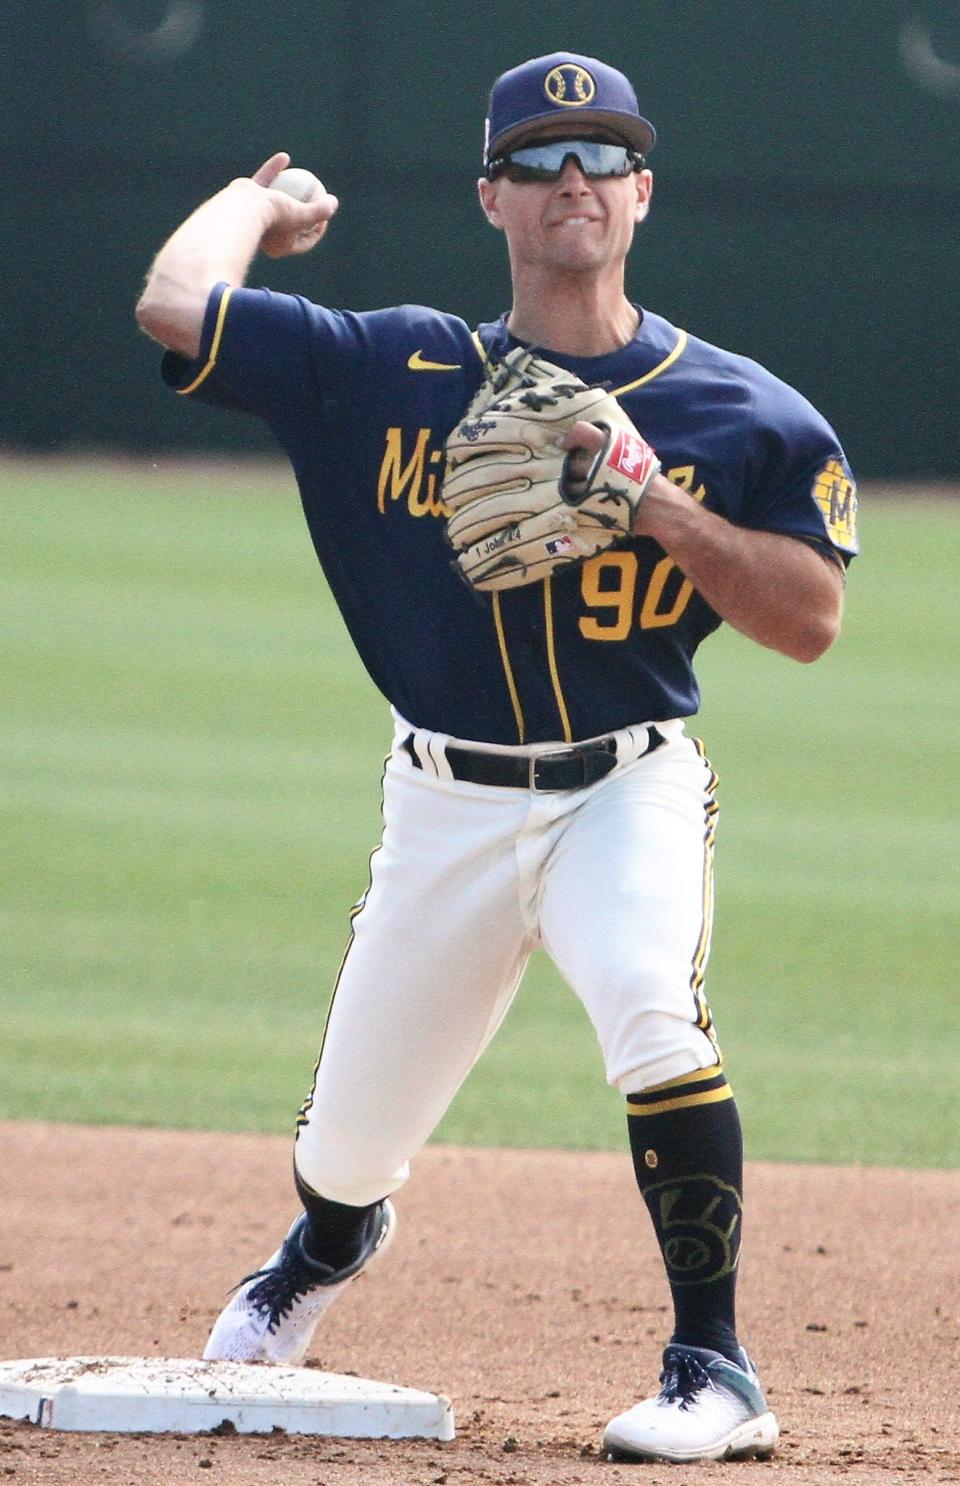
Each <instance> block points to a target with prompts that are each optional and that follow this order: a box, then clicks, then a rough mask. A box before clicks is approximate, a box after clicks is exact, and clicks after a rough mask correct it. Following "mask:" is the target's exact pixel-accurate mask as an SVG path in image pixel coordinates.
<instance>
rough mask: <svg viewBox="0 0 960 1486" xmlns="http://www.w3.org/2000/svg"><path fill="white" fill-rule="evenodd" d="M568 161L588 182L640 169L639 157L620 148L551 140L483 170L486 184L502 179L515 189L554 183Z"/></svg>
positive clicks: (499, 157) (510, 154) (583, 141)
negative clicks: (544, 182)
mask: <svg viewBox="0 0 960 1486" xmlns="http://www.w3.org/2000/svg"><path fill="white" fill-rule="evenodd" d="M571 158H573V159H574V160H576V162H577V164H578V165H579V167H580V169H581V170H582V171H583V173H584V175H585V176H586V177H587V180H589V181H603V180H608V179H610V178H611V177H613V176H624V175H631V174H632V173H633V172H634V171H635V170H642V169H643V156H642V155H638V154H637V152H636V150H631V149H628V148H627V146H626V145H623V144H604V143H602V141H600V140H599V139H551V140H546V141H544V143H543V144H532V145H528V146H527V147H526V148H525V149H522V150H510V151H509V152H508V153H507V154H505V155H497V157H496V158H495V159H493V160H491V161H490V164H489V165H488V166H487V180H489V181H495V180H496V179H497V177H498V176H501V175H505V176H506V178H507V180H508V181H513V183H514V184H515V185H521V184H523V183H528V182H531V181H557V180H559V179H560V176H561V175H562V174H563V168H564V166H565V165H566V163H567V161H568V160H569V159H571Z"/></svg>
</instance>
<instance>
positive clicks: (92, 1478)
mask: <svg viewBox="0 0 960 1486" xmlns="http://www.w3.org/2000/svg"><path fill="white" fill-rule="evenodd" d="M0 1172H2V1177H0V1180H2V1186H3V1223H2V1229H0V1304H2V1312H0V1314H2V1323H0V1356H2V1357H4V1358H18V1357H40V1356H49V1355H54V1356H65V1355H74V1354H82V1353H104V1354H109V1353H114V1354H117V1353H121V1354H137V1355H146V1356H151V1355H154V1356H156V1355H160V1356H195V1355H199V1352H200V1349H201V1348H202V1346H203V1343H204V1340H205V1338H206V1334H207V1330H208V1327H209V1325H210V1323H211V1322H212V1320H213V1318H214V1316H215V1315H216V1313H217V1311H218V1310H219V1308H220V1305H221V1304H222V1301H223V1298H224V1296H225V1294H226V1291H227V1290H228V1289H229V1287H230V1286H231V1285H233V1284H234V1283H235V1282H236V1281H237V1280H238V1279H239V1278H240V1277H241V1276H242V1275H244V1274H247V1273H249V1272H250V1270H252V1269H254V1268H256V1266H257V1265H258V1264H259V1263H260V1262H261V1261H262V1260H263V1259H265V1258H266V1257H267V1256H268V1255H269V1254H270V1253H271V1252H272V1250H273V1249H274V1248H275V1247H276V1245H277V1242H278V1241H279V1238H280V1237H281V1236H282V1233H283V1230H284V1228H285V1225H286V1224H287V1222H288V1221H289V1220H290V1218H291V1217H292V1216H293V1215H294V1213H295V1212H296V1210H297V1208H296V1203H295V1201H294V1200H293V1198H292V1189H291V1183H290V1176H289V1172H290V1146H289V1142H288V1141H286V1140H283V1139H278V1138H273V1137H249V1136H238V1135H227V1136H218V1135H212V1134H208V1133H200V1134H196V1133H192V1134H172V1133H169V1132H161V1131H143V1130H115V1129H106V1130H97V1129H85V1128H81V1127H75V1126H52V1125H40V1124H6V1125H3V1124H0ZM397 1208H398V1211H399V1214H400V1228H399V1232H398V1236H397V1241H396V1243H395V1245H394V1247H393V1250H392V1252H391V1254H390V1255H389V1256H388V1258H387V1259H386V1260H385V1261H384V1263H383V1265H382V1266H377V1267H375V1269H374V1270H373V1271H372V1272H371V1273H370V1275H369V1276H365V1277H363V1278H362V1279H360V1280H359V1281H358V1282H357V1284H356V1285H355V1286H354V1287H353V1288H352V1290H351V1291H350V1292H349V1293H348V1294H347V1295H346V1296H345V1297H344V1298H343V1300H342V1301H341V1302H340V1303H339V1304H338V1305H337V1307H336V1308H335V1309H334V1311H333V1312H332V1313H331V1315H330V1317H329V1319H328V1320H327V1322H326V1323H325V1325H324V1328H323V1330H322V1332H321V1333H318V1338H317V1340H318V1343H319V1345H318V1346H317V1348H316V1354H315V1361H316V1365H318V1366H322V1367H326V1368H329V1369H330V1370H331V1371H334V1372H356V1373H359V1374H362V1375H365V1376H368V1377H373V1378H379V1379H385V1380H388V1381H393V1382H399V1383H404V1384H408V1385H410V1386H413V1387H418V1388H427V1389H430V1390H432V1391H434V1392H443V1393H448V1394H450V1395H452V1397H453V1400H454V1405H455V1409H456V1417H457V1425H458V1437H457V1439H456V1440H455V1441H453V1442H452V1443H451V1444H448V1445H438V1444H435V1443H432V1442H403V1443H391V1442H373V1441H362V1442H354V1441H349V1440H339V1441H338V1440H331V1441H324V1440H318V1439H293V1438H289V1439H288V1438H285V1437H268V1438H254V1437H232V1438H222V1437H215V1436H199V1437H191V1438H185V1437H181V1438H176V1437H174V1438H162V1437H157V1436H151V1437H148V1436H137V1437H130V1436H122V1435H68V1434H61V1433H56V1432H54V1431H46V1430H39V1429H36V1428H34V1427H32V1426H30V1425H26V1424H12V1423H9V1422H7V1423H2V1424H0V1478H2V1479H4V1480H10V1481H11V1482H12V1483H13V1486H24V1483H27V1482H71V1483H83V1486H89V1483H98V1486H99V1483H103V1486H121V1483H123V1486H146V1483H150V1486H180V1483H186V1482H190V1483H193V1486H196V1483H198V1482H203V1483H207V1482H209V1483H210V1486H215V1483H216V1482H217V1481H218V1480H219V1481H222V1482H224V1483H229V1486H347V1483H351V1486H353V1483H363V1486H428V1483H431V1486H433V1483H436V1486H472V1483H474V1482H476V1483H487V1486H566V1483H581V1486H615V1483H625V1482H635V1483H638V1486H639V1483H643V1486H694V1483H697V1486H699V1483H701V1482H705V1483H708V1482H710V1481H719V1480H720V1479H721V1478H722V1479H723V1481H724V1483H725V1486H736V1483H737V1482H739V1481H745V1480H746V1478H747V1475H748V1474H749V1479H750V1481H751V1482H753V1483H757V1482H759V1481H762V1480H770V1479H772V1477H774V1476H780V1477H783V1478H785V1481H786V1482H789V1483H790V1486H793V1483H796V1486H820V1483H826V1482H835V1481H836V1480H837V1479H838V1478H841V1477H842V1478H843V1480H844V1483H845V1486H860V1483H868V1482H869V1483H881V1482H883V1483H894V1482H913V1481H916V1482H917V1483H919V1482H921V1481H922V1482H930V1483H934V1482H954V1481H960V1432H958V1410H960V1403H958V1399H960V1383H958V1379H960V1333H958V1317H957V1279H958V1255H960V1176H958V1175H957V1174H956V1173H952V1172H940V1173H937V1172H902V1171H886V1170H878V1169H875V1168H853V1169H851V1168H839V1167H837V1168H831V1167H811V1166H765V1165H753V1166H750V1167H749V1168H748V1174H747V1230H746V1238H745V1247H744V1260H743V1273H742V1278H741V1317H740V1319H741V1328H740V1329H741V1335H742V1337H743V1339H744V1341H745V1342H746V1344H747V1346H748V1348H749V1349H750V1350H751V1352H752V1353H753V1354H754V1355H755V1356H756V1358H757V1359H758V1361H759V1363H760V1366H761V1371H762V1376H763V1380H764V1383H765V1386H766V1388H767V1392H768V1394H769V1397H770V1402H771V1405H772V1407H773V1408H774V1409H775V1410H776V1412H777V1413H778V1415H779V1417H780V1423H781V1427H782V1429H783V1438H782V1441H781V1445H780V1448H779V1451H778V1454H777V1455H776V1456H775V1457H774V1459H773V1460H772V1461H770V1462H768V1463H763V1464H760V1463H756V1462H754V1463H744V1464H741V1465H697V1466H690V1467H688V1466H673V1467H668V1466H649V1465H647V1466H643V1465H636V1466H630V1465H614V1464H611V1463H609V1462H606V1461H604V1460H603V1459H602V1458H601V1457H600V1455H599V1452H598V1443H599V1438H600V1434H601V1431H602V1428H603V1425H604V1424H605V1423H606V1421H607V1419H608V1418H609V1417H610V1416H611V1415H612V1414H614V1413H616V1412H618V1411H619V1410H620V1409H622V1408H623V1407H624V1406H625V1405H626V1404H628V1403H630V1402H632V1401H634V1400H636V1399H637V1398H638V1397H641V1396H643V1395H644V1394H646V1393H647V1392H649V1391H650V1390H651V1388H652V1385H654V1384H655V1381H656V1375H657V1371H658V1368H659V1356H660V1350H661V1347H662V1344H663V1341H664V1339H665V1337H666V1334H667V1328H668V1312H667V1292H666V1288H665V1285H664V1281H663V1279H662V1276H661V1273H660V1266H659V1260H658V1258H657V1255H656V1251H655V1247H654V1242H653V1236H652V1231H651V1230H650V1228H649V1224H648V1219H647V1216H646V1213H645V1211H644V1209H643V1207H642V1205H641V1202H640V1199H639V1197H638V1195H637V1193H636V1190H635V1188H634V1185H633V1176H632V1172H631V1169H630V1164H629V1160H628V1158H627V1156H626V1155H623V1156H618V1155H582V1154H575V1153H569V1152H541V1151H490V1150H460V1149H454V1148H451V1147H444V1146H435V1147H431V1148H430V1149H428V1150H426V1151H424V1152H423V1153H422V1155H421V1156H420V1158H419V1159H418V1161H417V1163H416V1166H415V1170H414V1174H413V1178H412V1179H411V1181H410V1183H409V1184H408V1186H407V1187H406V1188H405V1189H404V1190H403V1191H402V1192H401V1193H400V1194H399V1197H398V1201H397Z"/></svg>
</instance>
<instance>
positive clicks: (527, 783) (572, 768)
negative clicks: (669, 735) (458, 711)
mask: <svg viewBox="0 0 960 1486" xmlns="http://www.w3.org/2000/svg"><path fill="white" fill-rule="evenodd" d="M646 733H647V746H646V748H643V749H641V750H640V752H639V753H638V754H636V755H634V756H635V757H636V758H643V757H645V755H646V754H648V753H653V751H654V749H655V748H659V747H660V744H661V743H665V742H666V739H665V738H664V736H663V734H662V733H660V732H658V731H657V729H656V728H655V727H648V728H647V729H646ZM403 746H404V748H405V749H406V751H407V753H409V755H410V757H411V759H412V760H413V764H414V767H415V768H417V769H422V768H423V765H422V764H421V762H420V760H419V759H418V757H417V753H416V749H415V748H414V746H413V733H409V734H408V735H407V737H406V738H405V739H404V741H403ZM444 751H445V754H446V759H447V763H448V764H449V765H450V772H451V774H452V775H453V777H454V779H462V780H464V781H466V782H467V783H469V784H496V785H500V786H501V788H506V789H536V790H541V791H557V790H565V789H582V788H583V787H584V785H587V784H595V783H596V781H597V780H598V779H602V778H603V777H604V775H605V774H609V773H610V770H611V769H615V768H616V765H617V740H616V738H595V739H593V740H592V741H591V742H589V743H574V744H572V745H571V747H570V748H556V749H551V751H550V752H549V753H536V754H530V755H527V756H526V757H524V756H523V755H522V754H515V753H485V752H483V751H482V750H481V749H479V748H461V747H460V746H459V744H456V743H448V744H447V746H446V749H445V750H444Z"/></svg>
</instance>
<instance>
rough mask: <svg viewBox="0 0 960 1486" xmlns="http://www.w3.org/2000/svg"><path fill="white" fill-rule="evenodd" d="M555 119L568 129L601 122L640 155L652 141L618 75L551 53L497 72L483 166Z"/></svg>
mask: <svg viewBox="0 0 960 1486" xmlns="http://www.w3.org/2000/svg"><path fill="white" fill-rule="evenodd" d="M558 120H561V121H562V122H563V123H565V124H569V125H570V126H571V128H572V129H573V130H574V131H575V130H576V127H577V125H578V124H579V123H580V121H581V120H583V121H587V120H589V121H590V123H591V124H603V125H604V126H605V127H607V128H608V129H610V130H611V131H612V132H613V133H614V134H616V135H617V137H618V138H620V139H623V140H624V141H625V143H627V144H628V145H630V147H631V148H632V149H634V150H637V151H639V153H640V154H641V155H645V154H646V153H647V151H648V150H650V149H652V148H653V143H654V140H655V139H656V137H657V132H656V130H655V129H654V127H653V125H652V124H651V123H650V122H649V121H648V120H647V119H644V118H641V116H640V109H639V106H638V104H637V95H636V93H635V92H634V91H633V88H632V86H631V85H630V82H629V81H628V79H627V78H625V77H624V75H623V73H622V72H618V71H617V70H616V68H615V67H608V66H607V64H606V62H598V61H597V59H596V57H578V56H577V55H576V54H575V53H574V52H551V54H550V56H548V57H534V58H533V60H532V61H530V62H523V63H521V65H520V66H519V67H514V68H513V69H512V70H511V71H510V72H504V73H502V74H501V75H500V77H498V78H497V80H496V82H495V83H494V85H493V87H492V89H491V90H490V108H489V112H488V114H487V128H486V137H485V139H484V149H483V162H484V165H487V164H488V163H489V162H490V160H492V159H493V158H494V157H495V156H497V155H502V154H503V152H504V150H508V149H509V148H510V146H511V145H513V144H516V142H517V140H519V139H521V138H523V137H524V136H525V135H527V134H536V132H537V130H538V127H539V126H540V125H542V124H553V123H556V122H557V121H558Z"/></svg>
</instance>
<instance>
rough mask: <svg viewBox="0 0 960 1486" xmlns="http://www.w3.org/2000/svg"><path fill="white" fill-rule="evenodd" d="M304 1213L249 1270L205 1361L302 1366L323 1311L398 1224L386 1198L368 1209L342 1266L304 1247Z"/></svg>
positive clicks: (213, 1336)
mask: <svg viewBox="0 0 960 1486" xmlns="http://www.w3.org/2000/svg"><path fill="white" fill-rule="evenodd" d="M306 1224H307V1215H306V1213H301V1214H300V1216H299V1217H298V1218H297V1220H296V1222H295V1223H294V1224H293V1226H292V1227H291V1229H290V1232H289V1233H288V1234H287V1236H286V1238H285V1239H284V1241H283V1243H282V1245H281V1246H280V1248H279V1249H278V1250H277V1252H276V1253H275V1254H274V1255H273V1256H272V1257H271V1258H270V1259H268V1260H267V1262H266V1264H265V1265H264V1266H263V1268H262V1269H258V1270H257V1272H256V1274H251V1275H248V1276H247V1278H246V1279H244V1280H241V1281H240V1284H239V1286H238V1288H237V1290H236V1293H235V1294H234V1296H233V1299H232V1300H231V1301H230V1302H229V1304H228V1305H226V1306H224V1308H223V1310H222V1311H221V1312H220V1315H219V1316H218V1317H217V1319H216V1321H215V1323H214V1327H213V1330H212V1331H211V1333H210V1336H209V1338H208V1340H207V1345H206V1346H205V1347H204V1349H203V1356H204V1359H205V1360H206V1361H215V1362H272V1363H275V1364H277V1365H279V1366H284V1367H299V1365H300V1363H301V1362H302V1361H303V1359H304V1357H305V1356H306V1354H307V1348H308V1346H309V1345H310V1338H311V1337H312V1336H313V1333H314V1330H315V1329H316V1325H317V1322H318V1321H319V1320H320V1317H321V1316H322V1315H323V1313H324V1311H325V1310H327V1309H328V1307H329V1306H331V1305H332V1304H333V1302H334V1301H335V1300H336V1298H337V1296H338V1295H339V1294H340V1293H341V1291H342V1290H345V1289H346V1288H347V1286H348V1285H349V1284H350V1282H351V1280H355V1279H356V1277H357V1275H358V1274H359V1273H360V1271H361V1270H362V1269H365V1268H366V1267H367V1265H368V1264H369V1263H370V1261H371V1260H372V1259H373V1258H374V1257H375V1256H376V1255H377V1254H383V1253H385V1252H386V1250H387V1249H388V1248H389V1247H390V1243H391V1241H392V1239H393V1235H394V1232H395V1231H396V1226H397V1215H396V1213H395V1212H394V1209H393V1204H392V1203H391V1202H388V1201H387V1200H386V1199H384V1201H383V1202H381V1203H380V1204H379V1205H378V1206H377V1207H376V1208H375V1209H374V1210H373V1212H372V1213H371V1214H370V1217H369V1219H368V1223H367V1229H366V1231H365V1233H364V1241H363V1247H362V1249H361V1251H360V1256H359V1258H358V1259H355V1260H354V1262H353V1263H352V1264H349V1265H347V1266H346V1267H345V1268H344V1269H331V1268H330V1266H329V1264H318V1263H316V1262H315V1261H314V1260H312V1259H309V1258H308V1257H307V1255H306V1254H305V1253H304V1251H303V1232H304V1229H305V1228H306Z"/></svg>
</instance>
